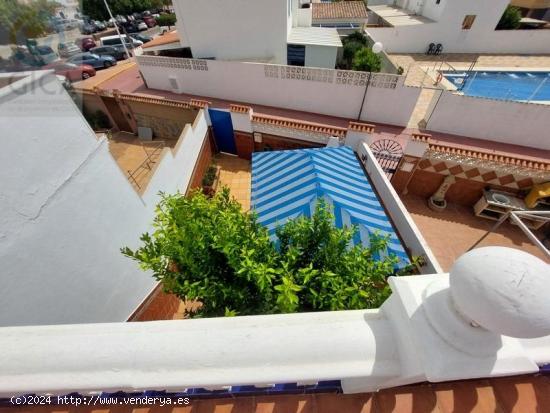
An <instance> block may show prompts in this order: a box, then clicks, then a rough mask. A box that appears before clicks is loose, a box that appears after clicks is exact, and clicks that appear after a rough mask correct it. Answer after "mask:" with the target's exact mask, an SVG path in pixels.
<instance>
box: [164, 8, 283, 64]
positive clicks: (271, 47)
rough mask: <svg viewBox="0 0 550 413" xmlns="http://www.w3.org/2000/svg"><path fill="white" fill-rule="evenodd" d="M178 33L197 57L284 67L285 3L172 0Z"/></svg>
mask: <svg viewBox="0 0 550 413" xmlns="http://www.w3.org/2000/svg"><path fill="white" fill-rule="evenodd" d="M173 5H174V8H175V11H176V14H177V18H178V20H177V23H176V26H177V28H178V33H180V36H182V38H183V41H184V42H185V43H186V44H188V45H190V47H191V52H192V53H193V56H194V57H196V58H206V57H214V58H216V59H226V60H237V59H238V60H246V59H273V62H274V63H280V64H286V37H287V30H288V25H289V20H290V19H291V17H290V16H289V13H288V12H287V0H199V1H197V0H174V2H173Z"/></svg>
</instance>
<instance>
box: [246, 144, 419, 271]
mask: <svg viewBox="0 0 550 413" xmlns="http://www.w3.org/2000/svg"><path fill="white" fill-rule="evenodd" d="M319 197H323V198H324V199H325V200H326V201H327V203H329V204H330V205H332V208H333V212H334V217H335V221H336V222H335V223H336V225H337V226H338V227H340V228H342V227H343V226H351V225H357V226H358V228H359V231H358V234H357V235H356V237H355V239H354V243H358V242H361V243H363V245H369V243H370V234H373V233H374V232H378V233H379V234H381V235H389V236H390V243H389V245H388V251H385V252H384V253H383V254H388V253H390V254H395V255H396V256H397V257H399V259H400V263H399V267H403V266H404V265H406V264H408V263H409V262H410V261H409V257H408V255H407V253H406V252H405V249H404V248H403V245H402V243H401V241H400V239H399V238H398V236H397V234H396V233H395V230H394V228H393V226H392V224H391V222H390V219H389V218H388V216H387V215H386V212H385V211H384V208H383V207H382V205H381V204H380V200H379V199H378V196H377V195H376V193H375V192H374V190H373V188H372V187H371V185H370V183H369V181H368V179H367V178H366V176H365V174H364V172H363V168H362V167H361V165H360V164H359V161H358V159H357V158H356V156H355V154H354V152H353V150H352V149H351V148H349V147H347V146H341V147H327V148H319V149H298V150H289V151H274V152H256V153H253V154H252V207H253V208H254V209H255V210H256V213H257V214H258V218H259V222H260V223H261V224H262V225H264V226H266V227H267V228H268V230H269V234H270V236H271V237H272V239H273V240H275V239H276V236H275V228H276V227H277V226H278V225H282V224H284V223H285V222H286V221H288V220H289V219H292V218H295V217H298V216H300V215H306V216H311V215H312V213H313V212H314V211H315V205H316V202H317V199H318V198H319Z"/></svg>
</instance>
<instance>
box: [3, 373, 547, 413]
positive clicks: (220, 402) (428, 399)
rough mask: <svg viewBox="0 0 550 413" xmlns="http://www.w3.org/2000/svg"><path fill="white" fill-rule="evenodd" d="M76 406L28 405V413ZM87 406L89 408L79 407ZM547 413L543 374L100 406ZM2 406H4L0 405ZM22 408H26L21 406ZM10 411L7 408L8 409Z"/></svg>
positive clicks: (114, 412)
mask: <svg viewBox="0 0 550 413" xmlns="http://www.w3.org/2000/svg"><path fill="white" fill-rule="evenodd" d="M69 410H70V411H77V410H78V409H69V408H68V407H67V408H65V407H64V406H28V407H27V408H25V410H24V411H25V412H26V413H59V412H68V411H69ZM80 410H82V411H85V410H86V409H80ZM123 410H124V411H125V412H128V413H130V412H131V413H143V412H145V411H148V412H152V411H154V412H156V413H175V412H178V413H188V412H189V413H191V412H197V413H202V412H205V413H206V412H208V413H229V412H232V413H267V412H269V413H277V412H281V413H546V412H550V379H549V378H548V377H545V376H541V375H527V376H517V377H505V378H498V379H481V380H463V381H454V382H447V383H435V384H430V383H424V384H418V385H409V386H403V387H397V388H393V389H386V390H380V391H379V392H377V393H358V394H347V395H346V394H337V393H321V394H286V395H271V396H269V395H268V396H256V397H235V398H220V399H203V400H201V399H193V398H192V399H191V404H190V405H189V406H179V407H177V408H174V406H170V405H165V406H164V407H161V406H159V405H156V406H139V407H134V408H124V409H120V406H102V410H101V411H102V413H119V412H121V411H123ZM0 411H2V408H0ZM21 411H23V410H21ZM6 412H7V410H6Z"/></svg>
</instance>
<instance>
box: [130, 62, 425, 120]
mask: <svg viewBox="0 0 550 413" xmlns="http://www.w3.org/2000/svg"><path fill="white" fill-rule="evenodd" d="M138 63H139V66H140V71H141V73H142V74H143V76H144V77H145V80H146V82H147V85H148V87H150V88H152V89H161V90H169V91H172V92H176V93H189V94H194V95H199V96H209V97H215V98H221V99H226V100H229V101H234V102H248V103H252V104H261V105H267V106H274V107H281V108H286V109H294V110H301V111H307V112H313V113H320V114H325V115H332V116H341V117H345V118H351V119H357V117H358V115H359V112H360V110H361V103H362V101H363V97H364V96H365V85H366V81H365V80H366V77H367V74H366V73H363V72H350V71H339V70H334V69H332V70H331V69H315V68H300V67H295V66H278V65H264V64H258V63H243V62H226V61H225V62H224V61H211V60H208V61H198V62H197V61H193V60H192V59H176V58H166V57H156V56H140V57H138ZM192 63H193V65H192ZM195 63H196V64H197V66H196V67H195ZM199 63H200V64H199ZM204 64H206V66H207V70H201V69H199V66H200V67H202V68H204ZM177 65H180V66H181V67H177ZM170 66H172V67H170ZM184 66H185V67H184ZM171 77H173V78H175V79H177V82H178V88H177V89H174V88H172V87H171V85H170V78H171ZM292 77H294V78H292ZM376 79H379V81H376V82H375V81H372V82H371V84H370V85H369V88H368V92H367V95H366V101H365V105H364V106H363V110H362V113H361V120H366V121H372V122H380V123H388V124H395V125H401V126H405V125H407V123H408V121H409V118H410V116H411V113H412V111H413V110H414V107H415V105H416V101H417V100H418V96H419V94H420V91H421V89H420V88H415V87H408V86H404V85H403V80H404V77H403V76H397V75H383V74H377V75H376ZM344 82H345V83H344Z"/></svg>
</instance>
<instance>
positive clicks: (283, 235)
mask: <svg viewBox="0 0 550 413" xmlns="http://www.w3.org/2000/svg"><path fill="white" fill-rule="evenodd" d="M333 221H334V218H333V215H332V212H331V210H330V208H329V207H328V206H327V204H326V203H325V202H323V201H320V202H318V204H317V207H316V210H315V213H314V214H313V216H312V217H311V218H306V217H301V218H297V219H294V220H291V221H289V222H287V223H286V224H285V225H283V226H280V227H278V228H277V230H276V234H277V237H278V239H279V241H278V243H274V242H272V241H271V240H270V238H269V235H268V232H267V229H266V228H264V227H263V226H262V225H260V224H259V223H258V222H257V218H256V215H255V214H254V213H245V212H243V211H242V210H241V206H240V204H239V203H238V202H237V201H235V200H234V199H232V198H231V197H230V194H229V190H228V189H227V188H223V189H222V190H221V191H218V192H217V193H216V194H215V195H214V196H213V197H212V198H209V197H207V196H206V195H204V194H203V193H202V192H199V191H197V192H193V193H192V194H191V195H190V196H187V197H184V196H181V195H179V194H177V195H165V194H163V195H162V198H161V201H160V203H159V205H158V207H157V211H156V217H155V220H154V231H153V232H152V233H145V234H143V235H142V237H141V242H142V245H141V246H140V247H139V248H138V249H136V250H132V249H130V248H127V247H126V248H123V249H122V252H123V254H125V255H127V256H128V257H131V258H133V259H135V260H136V261H138V262H139V263H140V265H141V267H142V268H143V269H145V270H151V271H152V272H153V275H154V277H155V278H156V279H157V280H159V281H162V283H163V285H164V289H165V291H167V292H171V293H174V294H176V295H177V296H178V297H180V298H181V299H182V300H199V301H200V302H201V303H202V307H201V308H200V309H199V311H198V313H196V314H194V316H207V317H212V316H223V315H237V314H238V315H250V314H271V313H290V312H298V311H322V310H344V309H360V308H374V307H378V306H380V304H381V303H382V302H383V301H384V300H385V299H386V298H387V297H388V295H389V287H388V285H387V282H386V279H387V277H388V276H389V275H392V274H394V272H395V265H396V263H397V258H396V257H393V256H389V255H388V256H385V257H384V258H382V259H377V258H376V257H377V255H378V253H379V252H380V251H382V250H383V249H385V248H386V245H387V239H386V238H383V237H379V236H373V237H372V240H371V243H370V246H369V247H365V246H363V245H355V246H353V245H352V243H351V240H352V238H353V236H354V235H355V233H356V231H357V229H356V228H354V227H352V228H337V227H335V226H334V224H333Z"/></svg>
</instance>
